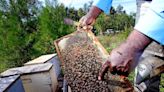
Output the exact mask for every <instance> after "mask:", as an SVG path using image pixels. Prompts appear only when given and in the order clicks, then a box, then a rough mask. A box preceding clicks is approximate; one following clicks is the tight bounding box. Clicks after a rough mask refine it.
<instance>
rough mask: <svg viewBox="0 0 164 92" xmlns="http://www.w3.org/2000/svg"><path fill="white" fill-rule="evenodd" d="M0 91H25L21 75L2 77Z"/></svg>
mask: <svg viewBox="0 0 164 92" xmlns="http://www.w3.org/2000/svg"><path fill="white" fill-rule="evenodd" d="M0 92H25V91H24V88H23V84H22V80H21V79H20V76H19V75H14V76H8V77H3V78H0Z"/></svg>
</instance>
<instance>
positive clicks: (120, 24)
mask: <svg viewBox="0 0 164 92" xmlns="http://www.w3.org/2000/svg"><path fill="white" fill-rule="evenodd" d="M110 12H111V15H110V16H108V15H105V14H101V15H100V16H99V17H98V19H97V21H96V24H95V27H96V29H97V30H98V31H99V33H100V34H102V33H103V32H105V31H106V30H107V29H113V30H114V31H124V29H125V28H131V27H132V26H134V23H135V22H134V17H133V15H128V14H126V12H125V11H124V10H123V7H122V6H120V5H119V6H118V8H117V10H115V9H114V8H113V7H112V8H111V11H110Z"/></svg>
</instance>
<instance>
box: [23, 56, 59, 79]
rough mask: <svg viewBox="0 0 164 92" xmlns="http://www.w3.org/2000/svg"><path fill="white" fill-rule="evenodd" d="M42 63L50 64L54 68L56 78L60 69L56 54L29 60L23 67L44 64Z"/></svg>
mask: <svg viewBox="0 0 164 92" xmlns="http://www.w3.org/2000/svg"><path fill="white" fill-rule="evenodd" d="M44 63H51V64H52V65H53V67H54V70H55V71H54V72H55V73H56V76H57V77H58V76H59V74H60V72H61V68H60V61H59V58H58V56H57V54H47V55H42V56H40V57H38V58H36V59H34V60H31V61H29V62H27V63H25V64H24V66H27V65H35V64H44Z"/></svg>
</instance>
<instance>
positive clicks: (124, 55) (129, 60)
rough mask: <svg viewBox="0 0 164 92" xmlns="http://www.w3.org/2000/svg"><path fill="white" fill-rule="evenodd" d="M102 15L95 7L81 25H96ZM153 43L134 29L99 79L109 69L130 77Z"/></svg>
mask: <svg viewBox="0 0 164 92" xmlns="http://www.w3.org/2000/svg"><path fill="white" fill-rule="evenodd" d="M101 13H102V10H100V9H99V8H97V7H96V6H93V7H92V8H91V9H90V11H89V12H88V13H87V14H86V15H85V16H83V17H82V18H81V19H80V25H81V26H88V25H92V24H94V21H95V20H96V18H97V17H98V16H99V15H100V14H101ZM151 42H152V40H151V39H150V38H149V37H147V36H145V35H144V34H142V33H141V32H139V31H137V30H135V29H134V30H133V31H132V32H131V33H130V35H129V36H128V38H127V40H126V41H125V42H123V43H122V44H121V45H120V46H119V47H117V48H115V49H113V50H112V52H111V53H110V55H109V58H108V60H107V61H106V62H105V63H104V64H103V65H102V68H101V69H100V72H99V76H98V79H99V80H102V79H103V74H104V73H105V71H106V70H108V68H109V69H110V72H111V73H114V74H115V73H117V74H119V75H122V76H128V75H129V73H130V72H131V71H132V69H134V68H135V66H136V65H137V61H138V59H139V57H140V56H141V54H142V52H143V51H144V49H145V48H146V47H147V46H148V45H149V44H150V43H151Z"/></svg>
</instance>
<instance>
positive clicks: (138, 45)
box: [126, 30, 152, 51]
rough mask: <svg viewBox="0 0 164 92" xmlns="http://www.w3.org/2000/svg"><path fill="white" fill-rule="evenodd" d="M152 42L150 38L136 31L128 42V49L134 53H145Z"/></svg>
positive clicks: (129, 37)
mask: <svg viewBox="0 0 164 92" xmlns="http://www.w3.org/2000/svg"><path fill="white" fill-rule="evenodd" d="M151 42H152V40H151V39H150V38H149V37H147V36H145V35H144V34H142V33H141V32H139V31H137V30H134V31H133V32H132V33H131V34H130V35H129V36H128V38H127V40H126V44H127V47H128V48H129V49H132V50H134V51H143V50H144V49H145V48H146V47H147V46H148V45H149V44H150V43H151Z"/></svg>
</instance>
